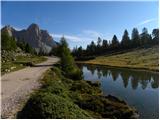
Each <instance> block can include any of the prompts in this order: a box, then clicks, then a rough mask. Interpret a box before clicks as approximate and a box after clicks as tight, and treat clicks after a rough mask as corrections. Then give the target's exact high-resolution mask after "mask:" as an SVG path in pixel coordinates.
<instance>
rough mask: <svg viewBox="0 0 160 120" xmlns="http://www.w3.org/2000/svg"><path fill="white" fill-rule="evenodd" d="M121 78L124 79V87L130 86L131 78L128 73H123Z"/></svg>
mask: <svg viewBox="0 0 160 120" xmlns="http://www.w3.org/2000/svg"><path fill="white" fill-rule="evenodd" d="M120 75H121V77H122V80H123V85H124V87H125V88H126V87H127V86H128V81H129V77H130V75H129V74H128V72H127V71H126V72H122V71H121V74H120Z"/></svg>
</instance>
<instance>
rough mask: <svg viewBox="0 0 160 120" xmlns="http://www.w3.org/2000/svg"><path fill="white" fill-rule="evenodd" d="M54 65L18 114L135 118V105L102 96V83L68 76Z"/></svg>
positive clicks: (47, 116)
mask: <svg viewBox="0 0 160 120" xmlns="http://www.w3.org/2000/svg"><path fill="white" fill-rule="evenodd" d="M61 72H62V71H61V70H60V69H59V68H57V67H54V68H52V69H50V70H48V71H47V72H46V73H45V75H44V78H43V79H42V81H41V82H42V85H43V86H42V88H41V89H40V90H38V91H36V92H35V93H33V94H32V96H31V97H30V99H29V101H28V102H27V103H26V105H25V106H24V108H23V109H22V111H20V112H19V113H18V115H17V118H41V119H42V118H45V119H56V118H63V119H66V118H67V119H72V118H74V119H83V118H85V119H88V118H134V117H133V114H134V113H136V110H135V109H134V108H131V107H129V106H128V105H127V104H126V103H125V102H124V101H123V100H119V99H118V98H116V97H113V96H110V95H109V96H106V97H104V96H102V91H101V90H100V83H92V82H90V81H84V80H72V79H68V78H65V77H64V76H63V75H62V74H61Z"/></svg>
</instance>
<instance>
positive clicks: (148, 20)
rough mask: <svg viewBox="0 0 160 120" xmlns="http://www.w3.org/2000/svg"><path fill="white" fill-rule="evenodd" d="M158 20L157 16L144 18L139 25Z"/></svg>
mask: <svg viewBox="0 0 160 120" xmlns="http://www.w3.org/2000/svg"><path fill="white" fill-rule="evenodd" d="M156 20H157V19H156V18H152V19H147V20H144V21H142V22H140V23H139V24H138V26H140V25H144V24H147V23H150V22H153V21H156Z"/></svg>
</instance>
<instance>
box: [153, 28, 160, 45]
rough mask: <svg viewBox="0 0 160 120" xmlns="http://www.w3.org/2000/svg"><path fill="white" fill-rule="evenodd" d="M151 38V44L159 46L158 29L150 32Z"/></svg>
mask: <svg viewBox="0 0 160 120" xmlns="http://www.w3.org/2000/svg"><path fill="white" fill-rule="evenodd" d="M152 36H153V44H157V45H158V44H159V29H153V31H152Z"/></svg>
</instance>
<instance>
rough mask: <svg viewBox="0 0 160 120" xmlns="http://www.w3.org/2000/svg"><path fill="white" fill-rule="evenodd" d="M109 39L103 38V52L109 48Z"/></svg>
mask: <svg viewBox="0 0 160 120" xmlns="http://www.w3.org/2000/svg"><path fill="white" fill-rule="evenodd" d="M108 46H109V45H108V41H107V40H103V41H102V49H103V52H105V51H106V50H107V49H108Z"/></svg>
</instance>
